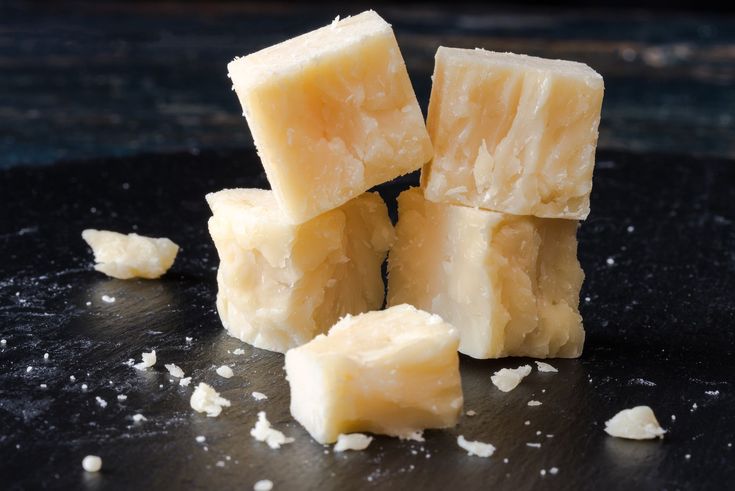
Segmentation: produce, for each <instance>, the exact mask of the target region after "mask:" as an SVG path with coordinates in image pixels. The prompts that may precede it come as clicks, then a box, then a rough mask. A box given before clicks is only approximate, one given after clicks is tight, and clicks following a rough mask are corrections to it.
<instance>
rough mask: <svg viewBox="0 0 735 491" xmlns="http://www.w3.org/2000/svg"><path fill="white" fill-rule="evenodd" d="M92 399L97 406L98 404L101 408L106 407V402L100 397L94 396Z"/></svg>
mask: <svg viewBox="0 0 735 491" xmlns="http://www.w3.org/2000/svg"><path fill="white" fill-rule="evenodd" d="M94 399H95V400H96V401H97V404H99V405H100V407H101V408H106V407H107V401H106V400H104V399H102V398H101V397H100V396H96V397H95V398H94Z"/></svg>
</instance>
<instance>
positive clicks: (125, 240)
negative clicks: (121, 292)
mask: <svg viewBox="0 0 735 491" xmlns="http://www.w3.org/2000/svg"><path fill="white" fill-rule="evenodd" d="M82 239H84V241H85V242H86V243H87V244H89V246H90V247H91V248H92V252H93V253H94V260H95V263H96V264H95V265H94V269H96V270H97V271H100V272H102V273H104V274H106V275H107V276H111V277H113V278H119V279H121V280H127V279H129V278H150V279H152V278H159V277H160V276H161V275H163V274H164V273H165V272H166V271H168V269H169V268H170V267H171V265H173V263H174V260H175V259H176V254H177V253H178V251H179V246H177V245H176V244H174V243H173V242H171V241H170V240H169V239H166V238H161V239H154V238H152V237H144V236H142V235H138V234H135V233H132V234H128V235H125V234H119V233H117V232H110V231H107V230H94V229H87V230H84V231H83V232H82ZM102 300H104V301H105V302H108V300H105V298H104V296H103V297H102ZM111 301H112V302H114V301H115V299H114V298H113V299H112V300H111Z"/></svg>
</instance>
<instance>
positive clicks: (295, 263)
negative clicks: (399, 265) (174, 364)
mask: <svg viewBox="0 0 735 491" xmlns="http://www.w3.org/2000/svg"><path fill="white" fill-rule="evenodd" d="M207 201H208V202H209V205H210V208H211V209H212V213H213V216H212V217H211V218H210V220H209V232H210V234H211V235H212V239H213V240H214V244H215V246H216V248H217V253H218V254H219V257H220V266H219V269H218V271H217V284H218V287H219V290H218V293H217V310H218V311H219V315H220V318H221V320H222V323H223V324H224V326H225V328H226V329H227V331H228V332H229V333H230V334H231V335H232V336H234V337H236V338H239V339H240V340H242V341H245V342H247V343H249V344H252V345H253V346H256V347H258V348H263V349H268V350H273V351H279V352H285V351H286V350H288V349H289V348H293V347H295V346H299V345H301V344H303V343H305V342H307V341H309V340H310V339H312V338H313V337H314V336H315V335H316V334H319V333H321V332H325V331H326V330H327V329H329V327H330V326H331V325H332V324H334V322H336V321H337V320H338V319H339V318H340V317H342V316H344V315H345V314H348V313H352V314H357V313H360V312H366V311H369V310H373V309H377V308H380V307H381V305H382V304H383V299H384V296H385V285H384V283H383V278H382V276H381V266H382V264H383V261H384V260H385V256H386V253H387V250H388V248H389V247H390V245H391V244H392V242H393V240H394V237H395V233H394V231H393V226H392V225H391V222H390V218H389V217H388V210H387V208H386V206H385V203H384V202H383V200H382V199H381V198H380V196H379V195H378V194H375V193H365V194H363V195H361V196H358V197H357V198H355V199H353V200H351V201H349V202H347V203H346V204H344V205H342V206H341V207H339V208H337V209H335V210H332V211H329V212H327V213H324V214H322V215H319V216H318V217H316V218H314V219H313V220H310V221H308V222H306V223H303V224H300V225H294V224H291V223H289V222H288V220H287V219H286V218H285V217H284V216H283V214H282V213H281V211H280V209H279V208H278V205H277V203H276V200H275V197H274V196H273V193H272V192H271V191H265V190H260V189H229V190H224V191H220V192H218V193H212V194H208V195H207Z"/></svg>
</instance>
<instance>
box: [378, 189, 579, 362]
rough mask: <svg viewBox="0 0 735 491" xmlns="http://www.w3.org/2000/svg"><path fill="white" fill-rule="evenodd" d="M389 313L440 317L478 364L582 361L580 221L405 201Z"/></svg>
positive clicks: (409, 196) (412, 195) (391, 268)
mask: <svg viewBox="0 0 735 491" xmlns="http://www.w3.org/2000/svg"><path fill="white" fill-rule="evenodd" d="M398 211H399V220H398V225H397V227H396V233H397V239H396V243H395V245H394V246H393V248H392V249H391V252H390V255H389V258H388V305H397V304H401V303H409V304H411V305H415V306H416V307H417V308H420V309H424V310H426V311H429V312H432V313H435V314H438V315H440V316H442V318H443V319H445V320H446V321H447V322H449V323H451V324H452V325H454V326H455V327H457V329H459V330H460V333H461V341H460V345H459V350H460V351H461V352H462V353H465V354H467V355H470V356H472V357H474V358H498V357H503V356H531V357H535V358H546V357H564V358H571V357H577V356H579V355H580V354H581V353H582V345H583V343H584V329H583V327H582V318H581V316H580V315H579V311H578V305H579V290H580V288H581V285H582V280H583V279H584V273H583V272H582V269H581V267H580V265H579V262H578V261H577V258H576V252H577V239H576V231H577V222H576V221H573V220H560V219H547V218H536V217H528V216H516V215H509V214H504V213H495V212H491V211H485V210H480V209H476V208H468V207H465V206H458V205H451V204H443V203H433V202H431V201H428V200H426V199H424V197H423V196H422V195H421V191H420V190H419V189H417V188H413V189H410V190H408V191H405V192H403V193H402V194H401V195H400V196H399V198H398Z"/></svg>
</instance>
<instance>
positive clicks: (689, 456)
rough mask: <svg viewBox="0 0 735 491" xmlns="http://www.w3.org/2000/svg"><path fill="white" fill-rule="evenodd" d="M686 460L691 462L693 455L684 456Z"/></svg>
mask: <svg viewBox="0 0 735 491" xmlns="http://www.w3.org/2000/svg"><path fill="white" fill-rule="evenodd" d="M684 458H685V459H687V460H689V459H691V458H692V454H686V455H685V456H684Z"/></svg>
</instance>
